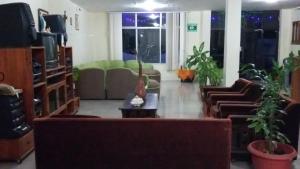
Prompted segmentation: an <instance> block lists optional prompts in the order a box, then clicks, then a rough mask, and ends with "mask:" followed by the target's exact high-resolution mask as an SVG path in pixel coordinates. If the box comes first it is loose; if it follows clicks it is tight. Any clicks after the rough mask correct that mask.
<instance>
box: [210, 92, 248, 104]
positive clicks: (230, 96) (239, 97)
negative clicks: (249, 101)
mask: <svg viewBox="0 0 300 169" xmlns="http://www.w3.org/2000/svg"><path fill="white" fill-rule="evenodd" d="M244 96H245V95H244V94H241V93H238V94H237V93H233V94H211V95H210V96H209V98H208V102H209V103H211V104H216V102H217V101H218V100H224V101H226V100H232V101H240V100H243V99H244Z"/></svg>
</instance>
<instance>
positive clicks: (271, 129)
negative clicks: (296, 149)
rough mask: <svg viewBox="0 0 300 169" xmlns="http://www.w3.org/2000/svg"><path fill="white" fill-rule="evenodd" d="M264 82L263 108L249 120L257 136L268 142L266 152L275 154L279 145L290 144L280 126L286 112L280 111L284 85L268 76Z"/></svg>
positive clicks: (250, 126)
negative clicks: (281, 92) (259, 135)
mask: <svg viewBox="0 0 300 169" xmlns="http://www.w3.org/2000/svg"><path fill="white" fill-rule="evenodd" d="M265 79H266V80H265V81H264V93H263V96H262V102H261V106H260V107H259V108H258V109H257V113H256V115H255V116H254V117H252V118H249V119H248V121H250V123H251V124H250V125H249V128H252V129H254V131H255V133H256V134H261V135H263V136H264V139H265V140H266V146H265V152H266V153H269V154H275V150H276V147H277V143H278V142H280V143H289V139H288V138H287V137H286V136H285V135H284V134H282V133H281V132H280V128H279V126H280V125H282V124H284V122H283V121H282V120H281V119H280V118H281V117H282V115H283V114H285V112H284V111H283V110H281V109H280V107H279V105H280V96H279V92H280V90H281V86H282V84H280V81H278V80H274V78H273V77H272V76H271V75H268V76H267V77H266V78H265Z"/></svg>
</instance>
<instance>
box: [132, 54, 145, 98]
mask: <svg viewBox="0 0 300 169" xmlns="http://www.w3.org/2000/svg"><path fill="white" fill-rule="evenodd" d="M135 54H136V56H137V58H138V60H137V61H138V63H139V77H138V81H137V84H136V87H135V94H136V95H137V96H139V97H141V98H142V99H145V97H146V94H147V93H146V89H145V82H144V78H143V74H142V72H143V71H142V70H143V66H142V62H141V60H140V58H139V57H138V55H137V52H136V51H135Z"/></svg>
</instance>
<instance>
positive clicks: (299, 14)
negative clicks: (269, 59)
mask: <svg viewBox="0 0 300 169" xmlns="http://www.w3.org/2000/svg"><path fill="white" fill-rule="evenodd" d="M293 21H300V9H294V10H293V13H292V22H293ZM298 50H300V45H291V51H293V52H294V53H298Z"/></svg>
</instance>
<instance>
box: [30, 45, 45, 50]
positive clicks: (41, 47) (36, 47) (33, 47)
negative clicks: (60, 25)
mask: <svg viewBox="0 0 300 169" xmlns="http://www.w3.org/2000/svg"><path fill="white" fill-rule="evenodd" d="M31 49H34V50H35V49H39V50H40V49H45V48H44V47H43V46H31Z"/></svg>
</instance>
